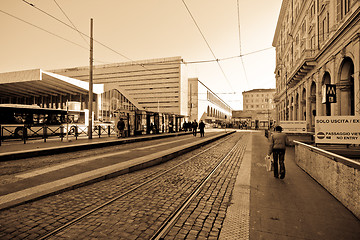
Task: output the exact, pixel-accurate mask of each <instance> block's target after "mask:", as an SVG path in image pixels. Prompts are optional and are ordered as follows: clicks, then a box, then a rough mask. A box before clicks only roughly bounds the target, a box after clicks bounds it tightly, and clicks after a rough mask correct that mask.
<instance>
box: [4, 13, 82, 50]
mask: <svg viewBox="0 0 360 240" xmlns="http://www.w3.org/2000/svg"><path fill="white" fill-rule="evenodd" d="M0 12H2V13H4V14H6V15H8V16H10V17H13V18H15V19H17V20H19V21H21V22H24V23H26V24H29V25H30V26H33V27H35V28H38V29H40V30H42V31H44V32H47V33H49V34H51V35H53V36H55V37H58V38H60V39H62V40H65V41H67V42H69V43H72V44H74V45H76V46H78V47H81V48H83V49H85V50H88V49H87V48H86V47H84V46H82V45H80V44H77V43H76V42H73V41H71V40H69V39H66V38H64V37H62V36H60V35H58V34H56V33H53V32H50V31H48V30H46V29H44V28H42V27H39V26H36V25H35V24H32V23H30V22H28V21H26V20H24V19H21V18H19V17H16V16H14V15H12V14H10V13H7V12H5V11H3V10H1V9H0Z"/></svg>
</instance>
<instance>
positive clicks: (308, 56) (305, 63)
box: [287, 49, 316, 87]
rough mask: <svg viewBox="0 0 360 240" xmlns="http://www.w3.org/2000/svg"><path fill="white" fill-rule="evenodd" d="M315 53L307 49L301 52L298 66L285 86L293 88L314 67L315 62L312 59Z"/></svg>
mask: <svg viewBox="0 0 360 240" xmlns="http://www.w3.org/2000/svg"><path fill="white" fill-rule="evenodd" d="M314 56H315V51H314V50H311V49H308V50H303V51H302V54H301V57H300V59H299V60H298V64H297V65H295V68H294V69H295V70H294V71H293V72H292V73H291V75H290V77H289V78H288V82H287V85H288V87H293V86H295V85H296V84H297V83H298V82H300V81H301V80H302V79H303V78H304V77H305V76H306V75H307V74H308V73H309V72H310V71H311V70H312V69H313V68H314V67H315V66H316V61H315V59H314Z"/></svg>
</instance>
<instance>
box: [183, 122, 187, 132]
mask: <svg viewBox="0 0 360 240" xmlns="http://www.w3.org/2000/svg"><path fill="white" fill-rule="evenodd" d="M183 129H184V131H185V132H187V122H186V121H184V123H183Z"/></svg>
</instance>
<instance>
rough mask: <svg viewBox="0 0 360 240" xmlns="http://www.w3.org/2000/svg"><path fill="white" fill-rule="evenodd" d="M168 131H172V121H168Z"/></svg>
mask: <svg viewBox="0 0 360 240" xmlns="http://www.w3.org/2000/svg"><path fill="white" fill-rule="evenodd" d="M169 132H170V133H172V132H173V123H172V122H169Z"/></svg>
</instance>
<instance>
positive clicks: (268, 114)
mask: <svg viewBox="0 0 360 240" xmlns="http://www.w3.org/2000/svg"><path fill="white" fill-rule="evenodd" d="M275 93H276V90H275V89H253V90H250V91H245V92H243V93H242V95H243V111H238V112H237V113H236V116H238V122H239V123H240V126H244V127H251V128H254V129H255V128H262V129H268V128H269V127H270V126H272V124H273V122H274V120H275V119H276V115H275V103H274V95H275Z"/></svg>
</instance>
